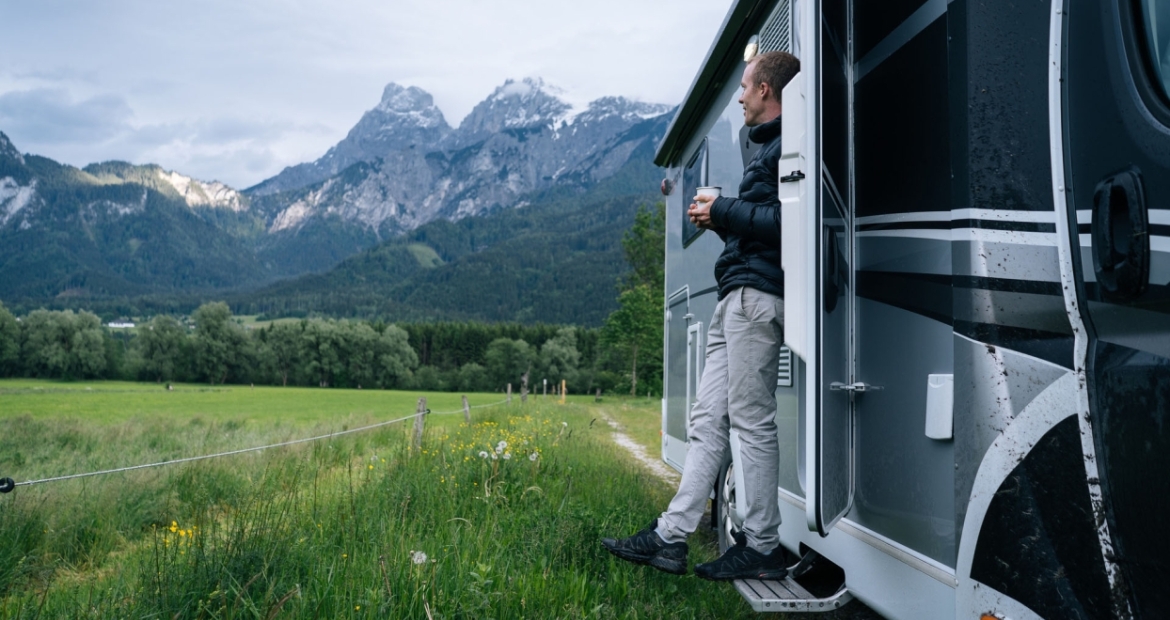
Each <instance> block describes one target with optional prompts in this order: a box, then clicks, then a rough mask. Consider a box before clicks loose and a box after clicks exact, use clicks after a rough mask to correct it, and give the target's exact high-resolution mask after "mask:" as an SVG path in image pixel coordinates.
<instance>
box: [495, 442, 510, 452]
mask: <svg viewBox="0 0 1170 620" xmlns="http://www.w3.org/2000/svg"><path fill="white" fill-rule="evenodd" d="M507 447H508V442H506V441H504V440H502V439H501V440H500V443H498V444H496V450H503V449H504V448H507Z"/></svg>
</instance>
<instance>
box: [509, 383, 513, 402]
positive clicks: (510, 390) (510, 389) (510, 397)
mask: <svg viewBox="0 0 1170 620" xmlns="http://www.w3.org/2000/svg"><path fill="white" fill-rule="evenodd" d="M508 404H509V405H511V404H512V384H511V383H509V384H508Z"/></svg>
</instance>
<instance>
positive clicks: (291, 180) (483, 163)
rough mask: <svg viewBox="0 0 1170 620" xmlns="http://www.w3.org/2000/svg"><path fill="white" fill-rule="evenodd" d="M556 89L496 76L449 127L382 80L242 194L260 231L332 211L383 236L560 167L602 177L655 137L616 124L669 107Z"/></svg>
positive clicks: (540, 179)
mask: <svg viewBox="0 0 1170 620" xmlns="http://www.w3.org/2000/svg"><path fill="white" fill-rule="evenodd" d="M561 95H562V93H561V92H560V91H559V90H558V89H557V88H555V87H553V86H550V85H547V84H545V83H544V82H543V81H542V80H539V79H533V78H526V79H524V80H521V81H513V80H508V81H507V82H505V83H504V84H503V85H501V86H499V87H498V88H496V89H495V91H493V92H492V94H491V95H489V96H488V97H487V98H486V99H485V100H484V101H482V102H480V103H479V104H478V105H476V106H475V108H474V109H472V111H471V113H470V114H468V115H467V117H466V118H465V119H463V122H462V123H460V125H459V127H458V128H457V129H455V130H451V129H450V128H449V127H448V126H447V124H446V122H445V121H444V120H443V118H442V114H440V113H438V111H437V109H436V108H435V107H434V104H433V101H432V99H431V97H430V95H428V94H426V93H425V92H423V91H422V90H419V89H417V88H413V87H412V88H402V87H401V86H398V85H396V84H390V85H389V86H387V87H386V91H385V93H384V94H383V97H382V102H381V103H380V104H379V105H378V107H376V108H374V109H373V110H370V111H369V112H367V113H366V114H365V115H364V116H363V117H362V119H361V121H359V122H358V124H357V126H355V127H354V128H353V130H351V131H350V133H349V135H348V136H347V137H346V138H345V140H343V141H342V142H340V143H338V145H337V146H335V147H333V148H332V149H330V150H329V152H328V153H326V154H325V156H324V157H322V158H321V159H319V160H317V161H316V162H313V163H310V164H302V165H300V166H296V167H294V168H289V169H286V170H285V171H284V172H282V173H281V174H280V175H277V176H276V177H273V178H272V179H269V180H267V181H264V182H263V183H260V184H259V185H257V186H256V187H253V188H251V189H249V190H245V193H246V194H248V195H250V196H252V197H254V198H257V200H256V203H255V204H256V207H257V209H258V214H259V215H260V216H261V217H263V218H264V219H265V222H266V225H267V230H268V232H270V233H274V234H294V233H296V232H298V231H300V230H301V229H302V228H303V227H305V226H307V225H310V224H311V223H313V222H314V221H315V220H325V219H335V220H337V221H339V222H342V223H344V224H346V225H351V226H360V227H363V228H364V229H365V230H366V231H368V232H370V233H373V234H374V236H376V237H378V238H384V237H385V236H387V235H393V234H397V233H401V232H404V231H408V230H412V229H414V228H417V227H418V226H421V225H422V224H425V223H427V222H430V221H432V220H434V219H437V218H446V219H451V220H456V219H460V218H463V217H468V216H474V215H480V214H483V213H487V212H490V211H492V210H495V209H501V208H508V207H513V206H516V205H517V203H518V202H519V201H520V200H521V196H523V195H524V194H527V193H529V192H532V191H536V190H541V189H544V188H547V187H551V186H553V185H555V184H557V183H559V182H561V181H562V177H564V175H566V174H569V175H571V177H572V182H573V183H574V184H584V185H588V184H590V183H594V182H597V181H599V180H601V179H604V178H606V177H607V176H608V175H610V174H613V172H615V171H616V170H617V169H618V168H620V167H621V165H622V164H624V163H625V162H626V161H627V160H628V156H629V155H630V153H632V152H633V150H634V148H636V147H637V146H638V145H639V144H641V143H643V142H645V141H647V140H650V141H653V140H657V139H659V138H660V136H657V135H653V136H652V135H648V134H646V135H643V134H641V133H638V132H634V135H626V134H627V133H628V132H630V131H631V130H632V129H633V128H634V127H635V126H636V125H638V124H639V123H642V122H643V121H645V120H647V119H651V118H655V117H659V116H662V115H663V114H666V113H667V112H669V111H670V108H669V107H668V106H665V105H659V104H648V103H641V102H636V101H630V100H628V99H625V98H622V97H604V98H602V99H598V100H596V101H594V102H592V103H590V104H589V105H588V106H587V107H586V108H585V109H584V110H574V109H573V107H572V106H571V105H569V104H568V103H566V102H565V101H564V100H563V99H561ZM615 143H619V144H620V145H623V146H622V148H615Z"/></svg>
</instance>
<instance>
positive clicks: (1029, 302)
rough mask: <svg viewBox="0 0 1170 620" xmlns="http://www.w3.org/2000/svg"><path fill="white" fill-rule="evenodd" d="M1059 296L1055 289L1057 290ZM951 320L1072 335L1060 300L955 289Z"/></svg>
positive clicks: (1019, 294)
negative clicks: (953, 313) (953, 312)
mask: <svg viewBox="0 0 1170 620" xmlns="http://www.w3.org/2000/svg"><path fill="white" fill-rule="evenodd" d="M1056 292H1057V293H1059V287H1058V288H1057V291H1056ZM954 311H955V319H956V320H960V321H968V322H972V323H993V324H996V325H1005V326H1008V327H1023V328H1027V329H1037V330H1042V331H1047V332H1053V333H1057V334H1067V335H1069V336H1072V328H1071V327H1070V326H1069V322H1068V314H1067V313H1066V312H1065V309H1064V297H1061V296H1059V295H1037V294H1031V293H1018V292H1008V291H994V290H986V289H976V288H963V287H961V286H959V285H958V283H956V286H955V310H954Z"/></svg>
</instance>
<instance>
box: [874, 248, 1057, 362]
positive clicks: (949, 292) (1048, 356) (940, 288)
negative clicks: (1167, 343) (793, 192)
mask: <svg viewBox="0 0 1170 620" xmlns="http://www.w3.org/2000/svg"><path fill="white" fill-rule="evenodd" d="M975 290H987V291H995V292H1004V293H1022V294H1029V295H1038V296H1042V297H1046V298H1049V299H1050V300H1051V304H1047V303H1045V306H1046V309H1045V310H1044V312H1043V316H1037V317H1035V318H1036V319H1037V321H1036V324H1039V325H1046V326H1053V325H1062V326H1063V325H1064V324H1066V322H1067V319H1065V318H1064V316H1065V315H1064V297H1063V293H1062V290H1061V285H1060V283H1059V282H1044V281H1031V280H1011V279H1007V278H983V277H975V276H951V275H946V274H926V273H908V272H890V271H859V272H857V294H858V296H860V297H863V298H865V299H869V300H872V301H876V302H879V303H884V304H887V305H890V306H893V307H895V308H901V309H902V310H906V311H908V312H913V313H915V314H919V315H922V316H924V317H927V318H929V319H934V320H936V321H939V322H940V323H944V324H946V325H950V326H952V328H953V329H954V331H955V333H956V334H960V335H962V336H966V337H968V338H971V339H972V340H977V341H979V342H985V343H987V344H990V345H993V346H999V347H1003V348H1005V349H1012V350H1014V351H1019V352H1020V353H1024V354H1026V355H1031V356H1032V357H1036V358H1039V359H1042V360H1045V361H1048V362H1051V363H1053V364H1056V365H1058V366H1061V367H1064V368H1072V359H1073V339H1072V332H1071V329H1067V330H1065V329H1062V330H1060V331H1053V330H1052V329H1037V328H1035V327H1021V326H1015V325H998V324H992V323H981V322H974V321H967V320H961V319H960V320H956V319H955V312H954V309H955V303H956V300H959V301H960V302H962V303H970V301H969V295H970V293H971V291H975Z"/></svg>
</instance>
